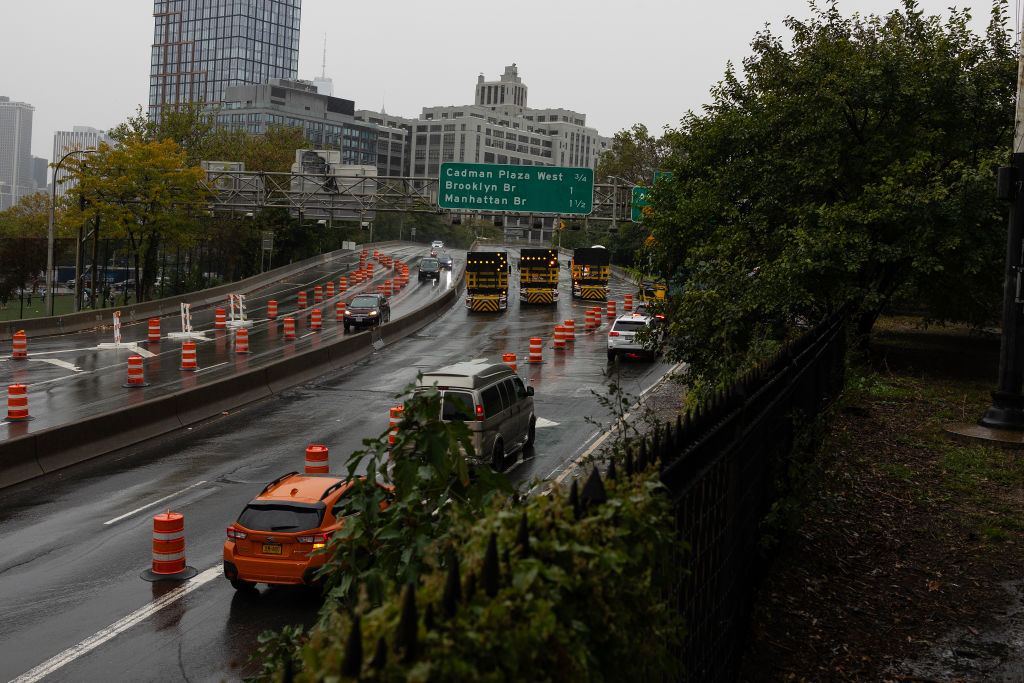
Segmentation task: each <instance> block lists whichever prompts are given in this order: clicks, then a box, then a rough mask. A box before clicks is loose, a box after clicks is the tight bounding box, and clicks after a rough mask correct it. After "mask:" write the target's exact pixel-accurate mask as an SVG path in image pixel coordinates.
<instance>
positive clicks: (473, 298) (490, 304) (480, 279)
mask: <svg viewBox="0 0 1024 683" xmlns="http://www.w3.org/2000/svg"><path fill="white" fill-rule="evenodd" d="M466 308H467V309H468V310H470V311H490V312H500V311H504V310H505V309H507V308H508V254H507V253H506V252H504V251H471V252H469V253H467V254H466Z"/></svg>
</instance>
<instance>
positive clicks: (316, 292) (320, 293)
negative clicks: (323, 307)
mask: <svg viewBox="0 0 1024 683" xmlns="http://www.w3.org/2000/svg"><path fill="white" fill-rule="evenodd" d="M323 302H324V288H323V287H321V286H320V285H317V286H316V287H314V288H313V303H315V304H322V303H323Z"/></svg>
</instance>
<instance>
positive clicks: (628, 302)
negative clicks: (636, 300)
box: [622, 294, 633, 313]
mask: <svg viewBox="0 0 1024 683" xmlns="http://www.w3.org/2000/svg"><path fill="white" fill-rule="evenodd" d="M622 310H623V312H624V313H631V312H632V311H633V295H632V294H627V295H626V296H625V297H624V298H623V301H622Z"/></svg>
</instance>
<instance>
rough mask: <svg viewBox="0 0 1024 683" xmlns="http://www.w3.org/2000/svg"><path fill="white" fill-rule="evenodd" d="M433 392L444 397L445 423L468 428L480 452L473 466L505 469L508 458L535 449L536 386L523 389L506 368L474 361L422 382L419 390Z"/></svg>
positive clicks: (434, 373)
mask: <svg viewBox="0 0 1024 683" xmlns="http://www.w3.org/2000/svg"><path fill="white" fill-rule="evenodd" d="M430 387H435V388H436V389H437V390H438V391H439V392H440V393H441V419H442V420H445V421H453V420H459V421H462V422H465V423H466V427H468V428H469V431H470V432H471V434H472V436H471V437H470V438H471V443H472V444H473V450H474V451H475V452H476V456H475V460H469V462H470V463H471V464H474V465H487V464H489V465H490V466H491V467H493V468H494V469H495V470H496V471H498V472H500V471H502V470H504V469H505V456H506V454H509V453H515V452H516V451H519V450H525V449H527V448H529V447H531V446H533V442H534V440H535V438H536V434H537V416H536V414H535V413H534V410H533V387H528V386H525V385H524V384H523V380H522V378H520V377H519V375H517V374H516V371H515V370H513V369H512V368H511V367H509V366H508V365H506V364H504V363H492V362H490V361H488V360H487V359H486V358H475V359H473V360H468V361H462V362H460V363H455V364H453V365H448V366H445V367H442V368H438V369H437V370H433V371H431V372H425V373H423V375H422V376H421V377H420V382H419V385H418V386H417V388H416V391H428V390H429V389H430Z"/></svg>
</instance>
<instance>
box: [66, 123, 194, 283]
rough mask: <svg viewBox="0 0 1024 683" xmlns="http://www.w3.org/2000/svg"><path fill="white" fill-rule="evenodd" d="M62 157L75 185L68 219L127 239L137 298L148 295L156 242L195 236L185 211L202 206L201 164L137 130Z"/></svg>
mask: <svg viewBox="0 0 1024 683" xmlns="http://www.w3.org/2000/svg"><path fill="white" fill-rule="evenodd" d="M65 163H66V168H68V170H69V171H70V174H71V177H73V178H74V179H75V180H76V185H77V187H76V190H75V192H74V193H71V194H69V195H68V199H69V204H70V206H69V220H70V221H71V222H72V223H76V222H82V221H90V220H91V221H92V222H93V223H94V224H96V222H97V221H99V224H100V225H102V229H103V230H104V231H105V234H107V235H109V236H111V237H114V238H119V239H126V240H127V241H128V244H129V245H130V248H131V251H132V252H133V253H134V255H135V259H134V264H135V281H136V283H137V284H136V287H137V288H138V289H137V291H138V295H139V300H140V301H141V300H144V299H146V298H150V297H151V296H152V287H153V283H154V282H155V280H156V276H157V254H158V251H159V249H160V248H161V246H165V247H166V246H173V245H189V244H191V243H192V242H193V241H194V240H195V239H196V238H197V234H196V233H197V231H196V230H195V221H194V219H191V218H190V214H193V215H194V214H197V213H199V212H201V211H203V210H204V209H205V206H206V202H207V194H206V191H205V190H204V189H203V187H202V186H201V185H200V181H201V180H202V178H203V171H202V169H200V168H198V167H196V166H189V165H188V163H187V159H186V155H185V153H184V152H183V151H182V149H181V147H180V146H179V145H178V144H177V143H176V142H174V141H173V140H170V139H165V140H159V141H149V140H146V139H144V137H143V136H141V135H134V136H132V137H127V138H123V139H122V140H121V141H119V142H118V143H117V145H115V146H114V147H109V146H107V145H104V144H101V145H100V148H99V152H98V153H96V154H90V155H88V157H87V158H85V157H83V158H76V157H70V158H69V159H68V161H67V162H65ZM80 199H84V200H85V201H84V203H82V202H80V201H79V200H80Z"/></svg>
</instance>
